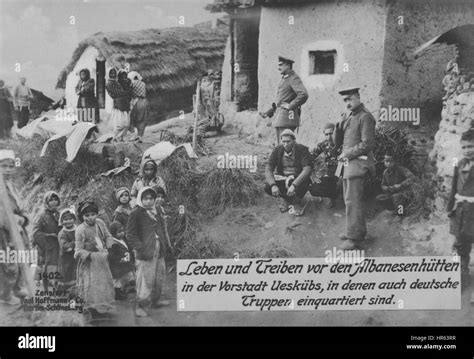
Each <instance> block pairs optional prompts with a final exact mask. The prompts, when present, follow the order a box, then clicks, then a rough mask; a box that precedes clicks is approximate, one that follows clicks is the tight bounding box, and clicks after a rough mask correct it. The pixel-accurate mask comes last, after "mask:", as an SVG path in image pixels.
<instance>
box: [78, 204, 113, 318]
mask: <svg viewBox="0 0 474 359" xmlns="http://www.w3.org/2000/svg"><path fill="white" fill-rule="evenodd" d="M98 213H99V207H98V206H97V205H96V204H95V203H94V202H93V201H83V202H81V203H80V204H79V207H78V217H79V221H80V222H81V224H80V225H79V226H78V227H77V229H76V236H75V237H76V248H75V251H74V258H75V259H76V260H77V279H76V285H77V294H78V296H79V298H81V299H82V300H84V301H85V306H84V309H86V310H88V311H90V312H91V313H92V314H93V315H94V314H96V312H97V313H101V314H102V313H107V312H111V311H113V310H114V309H115V308H114V306H113V304H112V303H113V301H114V282H113V279H112V273H111V272H110V268H109V262H108V260H107V257H108V250H107V248H108V247H110V246H111V245H112V243H113V239H112V236H111V235H110V232H109V230H108V229H107V226H106V225H105V223H104V222H103V221H102V220H101V219H99V218H97V215H98Z"/></svg>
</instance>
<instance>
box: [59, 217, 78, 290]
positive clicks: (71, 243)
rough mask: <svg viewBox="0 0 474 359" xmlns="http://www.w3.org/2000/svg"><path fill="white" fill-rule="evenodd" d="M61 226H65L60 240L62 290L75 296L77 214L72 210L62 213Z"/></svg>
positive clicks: (60, 234)
mask: <svg viewBox="0 0 474 359" xmlns="http://www.w3.org/2000/svg"><path fill="white" fill-rule="evenodd" d="M59 224H60V225H61V226H63V228H62V229H61V231H60V232H59V234H58V238H59V266H58V267H59V275H60V280H61V286H62V289H63V290H64V291H66V292H68V293H69V294H73V292H74V290H75V288H74V287H75V285H76V260H75V259H74V249H75V235H76V214H75V211H74V210H73V209H71V208H67V209H64V210H62V211H61V213H60V215H59Z"/></svg>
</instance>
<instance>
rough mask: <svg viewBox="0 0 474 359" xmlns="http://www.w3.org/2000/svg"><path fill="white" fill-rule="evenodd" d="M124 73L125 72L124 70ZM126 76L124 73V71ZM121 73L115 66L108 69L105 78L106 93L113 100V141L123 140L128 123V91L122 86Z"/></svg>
mask: <svg viewBox="0 0 474 359" xmlns="http://www.w3.org/2000/svg"><path fill="white" fill-rule="evenodd" d="M124 73H125V72H124ZM125 76H126V73H125ZM122 83H124V81H123V74H122V75H120V81H119V74H118V73H117V70H116V69H115V68H111V69H110V70H109V78H108V80H107V84H106V89H107V93H108V94H109V96H110V97H112V99H113V100H114V105H113V109H112V116H111V118H112V121H113V124H114V141H120V142H123V138H124V136H125V134H126V133H127V131H128V127H129V125H130V91H129V90H128V91H127V89H125V88H124V87H123V86H122Z"/></svg>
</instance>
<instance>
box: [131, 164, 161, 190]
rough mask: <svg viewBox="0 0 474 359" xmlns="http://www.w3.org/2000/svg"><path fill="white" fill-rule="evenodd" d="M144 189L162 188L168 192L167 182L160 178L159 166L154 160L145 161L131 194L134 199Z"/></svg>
mask: <svg viewBox="0 0 474 359" xmlns="http://www.w3.org/2000/svg"><path fill="white" fill-rule="evenodd" d="M143 187H152V188H158V187H161V188H163V189H164V190H165V192H166V185H165V181H163V179H162V178H161V177H160V176H158V165H157V164H156V162H155V161H153V160H152V159H145V160H143V162H142V164H141V167H140V175H139V177H138V178H137V179H136V180H135V182H133V185H132V190H131V192H130V195H131V196H132V198H134V197H135V198H136V197H137V195H138V192H139V191H140V189H142V188H143Z"/></svg>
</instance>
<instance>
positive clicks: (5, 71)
mask: <svg viewBox="0 0 474 359" xmlns="http://www.w3.org/2000/svg"><path fill="white" fill-rule="evenodd" d="M212 2H213V0H155V1H150V0H118V1H112V0H0V78H2V79H4V80H5V81H6V83H7V85H14V84H16V83H17V82H18V77H19V75H18V73H16V72H15V64H16V63H20V64H21V73H22V74H24V75H25V76H27V78H28V83H29V84H30V86H31V87H33V88H35V89H38V90H40V91H43V92H44V93H45V94H46V95H48V96H51V97H53V98H54V99H56V98H57V97H58V96H59V94H60V93H58V92H57V91H55V90H54V87H55V85H56V79H57V77H58V75H59V72H60V71H61V70H62V69H63V67H64V66H65V65H66V64H67V63H68V61H69V60H70V59H71V56H72V52H73V51H74V49H75V48H76V46H77V44H78V43H79V42H80V41H81V40H83V39H84V38H86V37H88V36H90V35H92V34H94V33H96V32H99V31H102V32H107V31H133V30H140V29H147V28H163V27H172V26H179V24H178V18H179V17H180V16H184V20H185V25H186V26H192V25H195V24H196V23H199V22H203V21H207V20H211V19H212V18H214V17H219V16H222V14H211V13H210V12H208V11H206V10H204V7H205V5H206V4H208V3H212ZM71 16H74V20H75V24H71V23H70V22H72V21H71V19H72V18H71Z"/></svg>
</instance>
